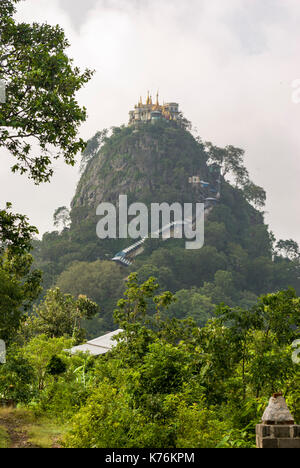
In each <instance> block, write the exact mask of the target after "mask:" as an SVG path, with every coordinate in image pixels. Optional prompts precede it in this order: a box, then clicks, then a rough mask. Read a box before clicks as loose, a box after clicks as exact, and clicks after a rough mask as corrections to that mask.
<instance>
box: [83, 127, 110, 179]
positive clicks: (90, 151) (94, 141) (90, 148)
mask: <svg viewBox="0 0 300 468" xmlns="http://www.w3.org/2000/svg"><path fill="white" fill-rule="evenodd" d="M107 134H108V130H107V129H106V128H105V129H104V130H102V131H100V132H97V133H96V134H95V135H94V136H93V138H91V139H90V140H89V141H88V142H87V145H86V147H85V149H84V151H83V153H82V156H81V162H80V173H81V174H82V173H83V172H84V171H85V168H86V166H87V164H88V163H89V161H90V160H91V159H92V158H93V157H94V156H96V155H97V154H98V153H99V150H100V148H101V146H102V145H103V143H104V142H105V140H106V138H107Z"/></svg>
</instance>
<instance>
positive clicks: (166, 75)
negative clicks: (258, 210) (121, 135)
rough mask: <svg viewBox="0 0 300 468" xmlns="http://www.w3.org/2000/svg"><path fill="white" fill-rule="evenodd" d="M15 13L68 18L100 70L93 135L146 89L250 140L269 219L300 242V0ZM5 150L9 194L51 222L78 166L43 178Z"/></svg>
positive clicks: (83, 52) (89, 61)
mask: <svg viewBox="0 0 300 468" xmlns="http://www.w3.org/2000/svg"><path fill="white" fill-rule="evenodd" d="M17 19H18V20H20V21H26V22H32V21H37V22H48V23H50V24H57V23H58V24H60V25H61V26H62V27H63V28H64V29H65V31H66V35H67V37H68V38H69V40H70V42H71V44H72V46H71V47H70V49H69V55H70V56H71V57H73V58H74V60H75V63H76V64H77V65H79V66H80V67H82V68H84V67H90V68H93V69H95V70H96V74H95V76H94V77H93V79H92V81H91V82H90V83H89V84H88V85H86V87H85V88H84V89H83V90H82V91H80V94H79V95H78V99H79V101H80V103H81V104H83V105H85V106H86V107H87V109H88V120H87V122H86V123H85V124H84V125H83V126H82V128H81V135H82V136H83V137H84V138H89V137H91V136H93V135H94V133H95V132H96V131H97V130H101V129H102V128H108V127H110V126H113V125H120V124H123V123H127V121H128V112H129V110H130V109H131V108H132V107H133V106H134V104H135V103H136V102H137V101H138V98H139V96H140V95H143V96H145V95H146V93H147V90H148V89H149V90H151V92H152V94H153V95H154V94H155V93H156V90H157V89H159V91H160V95H161V97H162V99H163V100H165V101H166V102H167V101H176V102H178V103H179V104H180V108H181V110H182V111H183V112H184V114H185V115H186V117H187V118H188V119H189V120H191V121H192V123H193V126H194V127H196V128H197V130H198V133H199V135H200V136H201V137H202V139H203V140H205V141H212V142H213V143H214V144H216V145H218V146H225V145H227V144H232V145H235V146H238V147H241V148H244V149H245V151H246V165H247V167H248V169H249V171H250V175H251V178H252V179H253V181H254V182H255V183H257V184H259V185H261V186H262V187H264V188H265V190H266V191H267V196H268V201H267V206H266V211H267V215H266V221H267V223H268V224H269V225H270V228H271V229H272V230H273V231H274V232H275V235H276V237H277V238H283V239H287V238H294V239H295V240H297V241H298V242H300V232H299V229H298V220H299V214H300V209H299V176H300V157H299V153H300V138H299V123H300V103H299V104H296V102H293V99H292V95H293V92H294V91H295V90H293V88H292V83H293V82H294V81H295V80H296V79H299V78H300V60H299V47H300V28H299V23H300V2H299V0H263V1H262V0H226V1H224V0H187V1H182V0H84V1H83V0H51V1H49V0H26V1H24V2H21V3H20V4H19V6H18V14H17ZM1 158H2V164H1V166H0V197H1V200H2V201H11V202H12V203H13V204H14V208H15V209H16V210H18V211H20V212H22V213H26V214H27V215H28V216H29V218H30V221H31V222H32V223H33V224H34V225H36V226H37V227H38V228H39V230H40V232H41V233H43V232H45V231H46V230H49V229H52V227H53V226H52V215H53V212H54V210H55V209H56V208H57V207H59V206H62V205H69V204H70V201H71V199H72V196H73V195H74V191H75V188H76V184H77V182H78V178H79V175H78V167H76V168H71V167H67V166H64V165H63V164H62V163H59V162H57V163H56V164H55V167H56V175H55V177H54V178H53V179H52V182H51V184H46V185H43V186H39V187H35V186H34V185H33V184H32V182H30V181H28V180H27V179H26V178H25V177H24V176H22V177H20V176H16V175H12V174H11V173H10V170H9V168H10V166H11V165H12V161H11V159H10V158H9V157H8V156H7V155H5V154H3V153H1Z"/></svg>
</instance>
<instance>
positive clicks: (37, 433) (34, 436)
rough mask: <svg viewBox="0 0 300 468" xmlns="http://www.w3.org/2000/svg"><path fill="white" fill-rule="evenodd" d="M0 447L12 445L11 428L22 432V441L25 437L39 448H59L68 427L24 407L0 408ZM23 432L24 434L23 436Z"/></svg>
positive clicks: (30, 443)
mask: <svg viewBox="0 0 300 468" xmlns="http://www.w3.org/2000/svg"><path fill="white" fill-rule="evenodd" d="M0 419H1V426H0V448H7V447H9V445H10V438H9V433H10V431H11V430H13V431H14V433H15V436H14V438H16V434H20V441H21V440H23V443H24V438H25V440H26V444H28V445H31V446H34V447H37V448H58V447H60V439H61V438H62V436H63V435H64V434H65V433H66V431H67V428H65V427H63V426H62V425H61V424H60V423H58V422H57V421H55V420H52V419H49V418H48V417H45V416H36V415H35V414H34V413H33V412H32V411H31V410H28V409H23V408H17V409H12V408H3V409H0ZM21 434H22V436H21Z"/></svg>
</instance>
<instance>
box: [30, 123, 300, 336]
mask: <svg viewBox="0 0 300 468" xmlns="http://www.w3.org/2000/svg"><path fill="white" fill-rule="evenodd" d="M105 135H106V134H105V133H102V134H101V133H98V134H97V135H96V136H95V137H94V138H93V139H91V140H90V142H89V144H88V146H87V149H86V151H85V153H84V155H83V161H84V164H85V169H84V171H83V173H82V176H81V178H80V181H79V183H78V187H77V190H76V193H75V196H74V198H73V201H72V204H71V210H70V213H68V212H67V210H66V209H62V210H58V212H57V214H56V215H57V216H56V222H57V223H58V222H59V221H62V224H63V225H64V226H65V227H64V228H63V229H62V230H61V231H55V232H52V233H46V234H45V235H44V236H43V240H42V241H41V242H36V243H35V258H36V264H37V266H38V267H40V268H41V269H42V270H43V272H44V287H45V289H47V288H49V287H51V286H54V285H58V286H59V287H60V288H61V289H62V291H63V292H66V293H71V294H73V295H78V294H87V295H88V296H89V297H90V298H91V299H93V300H94V301H96V302H97V303H98V304H99V306H100V308H101V312H100V314H99V316H98V318H97V319H95V320H93V321H92V322H91V323H90V324H89V325H88V327H89V333H90V335H95V334H98V333H101V332H105V331H107V330H110V329H111V328H112V327H113V322H112V311H113V308H114V305H115V303H116V301H117V299H118V298H119V297H120V294H121V293H122V291H123V290H124V287H125V283H124V278H126V277H127V276H128V274H129V272H130V271H137V272H138V273H139V277H140V278H141V280H146V279H147V278H148V277H149V276H151V275H152V276H155V277H157V278H158V280H159V284H160V287H161V289H162V290H165V289H168V290H170V291H172V292H173V293H176V297H177V299H178V300H177V302H176V303H175V304H173V305H172V306H171V307H170V309H169V311H168V314H169V315H171V316H176V317H178V318H184V317H186V316H193V317H194V318H195V320H196V322H198V323H199V324H203V323H205V322H206V320H207V318H209V317H210V316H211V315H212V314H213V311H214V308H215V305H216V304H219V303H221V302H224V303H226V304H227V305H229V306H236V305H239V306H242V307H250V306H251V305H253V304H254V303H255V302H256V299H257V296H258V295H261V294H264V293H269V292H272V291H277V290H279V289H282V288H287V287H289V286H292V287H294V288H295V289H296V290H297V291H298V292H299V291H300V282H299V274H298V272H297V268H298V263H297V262H295V261H294V260H293V255H290V252H288V249H285V248H284V246H286V244H285V243H284V242H283V245H282V244H280V243H279V246H281V248H279V247H278V245H277V244H276V241H275V240H274V236H273V235H272V233H270V232H269V230H268V226H266V224H265V223H264V217H263V213H262V212H261V211H259V210H257V209H256V208H254V206H253V203H251V204H250V203H249V200H251V201H252V202H254V203H255V202H256V201H257V200H256V192H257V190H258V191H259V190H260V191H259V193H262V192H263V190H262V189H260V188H259V187H256V186H254V184H252V183H250V181H249V180H248V179H247V174H248V173H247V170H246V168H245V167H244V165H243V161H242V155H243V152H242V151H241V150H239V149H237V148H234V147H227V148H225V149H221V148H216V147H213V146H212V145H211V144H204V143H203V142H202V141H201V140H200V139H199V138H195V137H194V136H193V135H192V134H191V133H190V131H189V130H188V129H187V128H185V127H184V126H180V125H178V124H176V123H170V122H158V123H156V124H155V125H153V124H144V125H142V126H139V127H136V126H131V127H121V128H114V129H113V132H112V135H111V136H110V137H107V136H105ZM220 155H221V156H220ZM218 158H219V159H218ZM213 160H215V161H218V160H219V161H220V165H222V162H223V163H224V164H223V165H224V167H223V170H222V174H223V175H222V176H221V197H220V200H219V203H218V204H217V206H215V208H214V209H213V211H212V212H211V213H210V214H209V216H208V218H207V219H206V224H205V245H204V247H203V248H202V249H200V250H196V251H188V250H185V249H184V243H183V240H177V239H176V240H175V239H171V240H169V241H166V242H162V241H159V240H149V241H147V243H146V246H145V250H144V252H143V254H142V255H140V256H138V257H137V258H136V261H135V263H134V264H133V265H132V266H131V267H130V268H129V269H128V268H124V267H121V266H118V265H116V264H115V263H113V262H112V261H111V258H112V257H113V256H114V255H115V253H116V252H118V251H120V250H121V249H122V248H124V247H127V246H128V245H130V243H132V241H131V240H111V239H105V240H101V239H98V238H97V236H96V224H97V221H98V218H97V216H96V207H97V206H98V204H99V203H101V202H112V203H114V204H116V203H117V201H118V198H119V195H120V194H126V195H127V196H128V203H132V202H143V203H145V204H147V205H149V204H150V203H153V202H168V203H174V202H180V203H188V202H194V203H195V202H199V201H203V200H204V198H205V197H208V196H213V195H212V194H211V193H210V192H209V190H208V189H207V188H203V187H202V186H201V184H191V183H189V178H190V177H191V176H193V175H198V176H199V177H200V178H201V179H202V180H204V181H207V182H209V183H210V187H212V188H213V190H215V189H216V186H217V182H216V174H215V172H214V171H213V170H212V169H213V167H214V166H213V164H212V161H213ZM230 170H231V176H232V177H229V178H230V180H234V183H231V184H230V183H229V182H228V180H229V179H228V180H227V173H228V175H229V176H230ZM225 176H226V178H225ZM245 177H246V182H245V180H244V179H245ZM240 180H244V182H243V183H241V182H240ZM233 184H234V185H233ZM251 184H252V185H251ZM249 187H250V188H251V190H252V187H254V188H255V190H256V192H254V195H251V194H250V195H249V193H250V189H249ZM252 192H253V190H252ZM252 192H251V193H252ZM257 204H258V205H259V203H257ZM59 215H60V216H59ZM68 223H69V224H68ZM276 245H277V248H276ZM282 247H283V248H282Z"/></svg>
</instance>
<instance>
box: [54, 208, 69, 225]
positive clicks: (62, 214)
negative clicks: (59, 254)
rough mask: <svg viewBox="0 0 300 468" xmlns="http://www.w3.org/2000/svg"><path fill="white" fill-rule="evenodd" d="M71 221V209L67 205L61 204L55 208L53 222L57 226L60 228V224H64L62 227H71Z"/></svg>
mask: <svg viewBox="0 0 300 468" xmlns="http://www.w3.org/2000/svg"><path fill="white" fill-rule="evenodd" d="M70 222H71V220H70V211H69V210H68V208H67V207H66V206H61V207H60V208H57V210H55V212H54V215H53V223H54V226H55V227H57V228H59V226H62V229H65V228H66V227H69V225H70Z"/></svg>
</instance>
